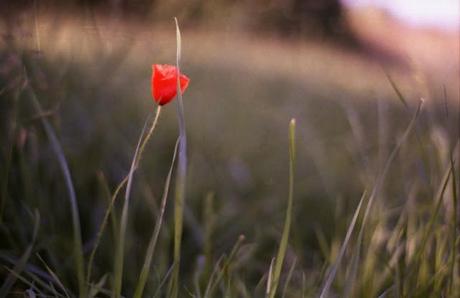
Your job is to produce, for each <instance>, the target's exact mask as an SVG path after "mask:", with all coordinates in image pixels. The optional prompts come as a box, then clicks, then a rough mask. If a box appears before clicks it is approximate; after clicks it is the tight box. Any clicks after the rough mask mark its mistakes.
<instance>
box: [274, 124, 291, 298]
mask: <svg viewBox="0 0 460 298" xmlns="http://www.w3.org/2000/svg"><path fill="white" fill-rule="evenodd" d="M295 128H296V123H295V119H291V121H290V122H289V195H288V206H287V209H286V219H285V222H284V228H283V234H282V235H281V242H280V246H279V249H278V254H277V256H276V259H275V267H274V269H273V280H272V285H271V287H270V290H269V293H270V294H269V295H268V297H269V298H273V297H275V294H276V290H277V288H278V283H279V279H280V275H281V269H282V268H283V263H284V257H285V256H286V251H287V245H288V241H289V231H290V229H291V221H292V219H291V218H292V205H293V197H294V171H295Z"/></svg>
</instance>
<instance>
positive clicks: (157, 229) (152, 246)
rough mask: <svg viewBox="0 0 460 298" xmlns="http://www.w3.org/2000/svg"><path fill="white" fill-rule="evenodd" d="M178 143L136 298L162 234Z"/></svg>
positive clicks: (138, 295) (141, 288) (142, 286)
mask: <svg viewBox="0 0 460 298" xmlns="http://www.w3.org/2000/svg"><path fill="white" fill-rule="evenodd" d="M178 145H179V140H177V142H176V146H175V147H174V154H173V158H172V161H171V166H170V167H169V172H168V176H167V177H166V182H165V187H164V191H163V198H162V199H161V210H160V216H159V217H158V219H157V222H156V224H155V229H154V231H153V233H152V237H151V238H150V242H149V246H148V248H147V253H146V255H145V260H144V265H143V266H142V271H141V274H140V276H139V281H138V283H137V286H136V290H135V291H134V297H135V298H141V297H142V293H143V292H144V287H145V283H146V281H147V277H148V275H149V272H150V266H151V264H152V258H153V253H154V252H155V246H156V243H157V241H158V236H159V235H160V230H161V225H162V223H163V216H164V213H165V210H166V200H167V198H168V194H169V185H170V182H171V176H172V172H173V168H174V163H175V161H176V155H177V147H178Z"/></svg>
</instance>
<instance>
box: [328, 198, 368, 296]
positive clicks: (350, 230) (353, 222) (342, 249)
mask: <svg viewBox="0 0 460 298" xmlns="http://www.w3.org/2000/svg"><path fill="white" fill-rule="evenodd" d="M365 198H366V192H364V193H363V195H362V196H361V200H359V204H358V206H357V207H356V210H355V213H354V215H353V218H352V220H351V222H350V225H349V226H348V229H347V233H346V235H345V239H344V240H343V243H342V246H341V247H340V251H339V254H338V256H337V259H336V261H335V263H334V265H332V267H331V268H330V269H329V270H328V271H329V273H328V275H327V277H326V281H325V282H324V284H323V286H322V290H321V294H320V295H319V297H321V298H323V297H327V295H328V293H329V288H330V287H331V285H332V282H333V281H334V278H335V275H336V274H337V270H338V268H339V266H340V263H341V262H342V259H343V257H344V255H345V250H346V248H347V246H348V242H350V239H351V235H352V233H353V231H354V229H355V225H356V222H357V220H358V215H359V213H360V212H361V207H362V205H363V202H364V199H365Z"/></svg>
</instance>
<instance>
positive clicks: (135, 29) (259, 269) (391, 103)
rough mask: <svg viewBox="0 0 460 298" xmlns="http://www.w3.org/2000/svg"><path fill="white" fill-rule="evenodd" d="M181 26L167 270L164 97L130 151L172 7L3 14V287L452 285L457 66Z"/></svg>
mask: <svg viewBox="0 0 460 298" xmlns="http://www.w3.org/2000/svg"><path fill="white" fill-rule="evenodd" d="M181 30H182V31H181V32H182V47H181V49H182V55H181V61H180V67H181V71H182V72H183V73H184V74H186V75H187V76H188V77H189V78H190V79H191V81H190V85H189V87H188V89H187V90H186V92H184V94H183V98H182V100H183V109H184V114H185V125H186V126H185V127H186V136H187V141H188V142H187V160H186V164H187V173H186V183H185V191H184V199H185V201H184V202H185V204H184V206H183V234H182V237H181V239H182V244H181V247H180V256H181V258H180V272H179V273H178V279H177V281H174V280H175V273H174V272H175V268H179V266H177V264H176V263H175V262H174V261H175V260H176V258H177V256H176V255H175V249H176V246H175V245H176V244H175V242H177V239H176V240H175V236H176V235H177V231H176V230H175V227H177V225H178V224H180V223H178V214H177V212H176V211H175V210H177V209H176V208H177V203H178V201H177V185H178V184H180V179H181V178H179V177H178V176H176V173H177V172H178V168H177V162H179V160H177V159H180V157H176V158H175V162H176V163H174V162H173V157H174V156H175V152H176V149H175V144H176V142H177V140H178V137H179V125H178V109H177V108H176V104H177V100H175V101H173V102H171V103H170V104H168V105H165V106H164V107H163V108H162V112H161V115H160V117H159V119H158V124H157V126H156V128H155V131H154V133H153V135H152V137H151V138H150V139H149V141H148V142H147V143H146V146H145V149H144V150H143V152H142V158H141V160H140V161H139V164H138V166H137V167H136V168H135V171H134V168H133V166H132V165H133V164H135V163H132V160H133V158H134V160H136V152H139V150H138V149H139V145H137V144H138V140H139V136H140V135H141V132H142V131H143V127H144V125H145V123H149V122H148V121H151V119H152V117H153V115H154V113H155V110H156V108H157V106H156V103H155V102H154V101H153V100H152V96H151V90H150V88H151V86H150V78H151V72H152V64H157V63H158V64H173V65H174V64H176V46H177V40H176V31H175V27H174V22H173V20H171V26H167V25H166V26H150V25H146V24H142V23H135V22H133V23H129V24H126V23H123V22H118V21H113V20H110V19H109V18H108V19H106V18H96V17H94V16H92V17H88V18H85V17H81V18H76V17H69V16H60V17H57V16H53V17H49V16H48V17H46V16H42V17H41V18H37V17H36V18H33V17H32V18H30V17H27V16H25V17H23V18H22V19H21V21H20V22H18V23H17V24H14V26H12V27H8V26H4V27H3V28H0V31H1V33H2V36H3V39H2V40H1V41H0V129H1V131H0V138H1V143H0V146H1V148H0V149H1V152H0V153H1V155H0V195H1V201H0V260H1V263H0V264H1V265H2V266H1V268H0V280H1V281H2V282H1V283H0V284H1V288H0V296H2V297H3V296H8V297H10V296H11V297H23V296H26V297H62V296H63V297H77V296H80V297H106V296H109V297H111V296H115V297H120V295H122V296H123V297H134V296H137V297H174V296H175V297H316V296H320V297H457V296H459V295H460V265H459V263H458V261H459V254H460V252H459V243H458V239H459V234H458V228H459V219H458V217H459V215H460V214H459V212H460V207H459V206H458V197H459V189H460V185H459V178H458V177H459V175H460V171H459V159H460V144H459V126H460V107H459V104H460V103H459V101H458V98H457V97H458V94H457V92H458V68H456V69H457V72H455V71H452V72H448V71H446V72H440V71H439V72H435V71H434V70H430V69H427V68H423V67H420V68H417V67H415V66H413V65H412V64H409V66H407V65H406V66H401V65H400V64H398V63H395V62H391V63H386V62H385V61H383V62H382V61H376V60H375V58H373V57H372V56H366V55H363V54H362V53H356V52H353V51H352V50H350V49H346V48H342V47H339V46H337V45H334V44H329V43H326V42H325V43H322V42H318V41H317V40H316V41H315V40H308V39H307V40H300V39H299V40H289V39H287V40H283V39H280V38H278V37H273V36H269V35H267V36H258V37H257V38H255V37H254V36H253V35H250V34H243V33H241V32H238V31H236V32H235V31H233V30H222V31H221V30H217V29H213V28H206V30H202V29H201V30H198V29H197V30H191V29H190V30H188V29H187V28H184V27H181ZM446 69H447V67H446ZM449 71H450V70H449ZM291 119H295V124H294V122H293V121H291ZM146 121H147V122H146ZM294 148H295V149H294ZM294 151H295V159H294V158H293V157H294V156H293V155H294ZM179 155H180V154H179ZM170 173H171V174H170ZM127 176H131V178H132V179H130V182H131V183H128V184H129V185H130V189H131V192H130V195H129V210H127V209H126V208H125V207H124V206H125V202H126V201H127V198H126V196H125V188H124V187H122V188H121V190H120V192H119V195H118V196H116V199H115V200H114V206H113V209H112V208H111V207H110V206H111V200H112V198H113V194H114V192H115V191H116V189H117V186H119V185H120V182H121V181H122V180H123V179H124V178H125V177H127ZM169 178H171V179H169ZM168 187H169V188H170V190H169V195H168V196H166V197H164V194H165V193H168V192H167V191H166V192H165V189H168ZM163 199H165V201H164V202H165V204H166V205H165V206H163V205H162V203H163ZM291 200H292V201H291ZM289 202H292V209H289V208H288V206H289ZM76 207H77V208H78V210H76ZM108 210H109V211H110V213H108V212H107V211H108ZM287 210H288V212H286V211H287ZM125 211H126V212H125ZM163 212H164V215H162V214H163ZM286 217H287V218H288V219H290V221H289V220H288V221H286V222H290V227H289V229H288V230H286V229H285V227H286V222H285V220H286ZM76 219H78V221H76ZM102 225H104V226H105V229H104V230H102V232H101V226H102ZM160 225H161V226H160ZM77 227H78V228H77ZM121 231H124V236H123V237H121V236H120V235H121V234H122V233H121ZM157 233H158V234H157ZM288 234H289V239H287V238H286V237H287V235H288ZM155 235H157V237H158V238H157V240H156V241H154V243H155V245H153V246H152V239H154V238H155ZM78 238H80V239H78ZM121 238H122V239H124V240H123V241H121ZM121 245H122V246H123V249H124V252H123V250H121V255H122V259H123V260H124V261H123V262H121V263H120V246H121ZM95 247H97V250H95ZM79 251H80V252H81V253H79ZM93 252H94V255H93ZM146 256H147V257H146ZM149 257H150V258H149ZM150 262H151V263H150ZM120 264H123V267H122V268H120V267H119V265H120ZM90 268H91V269H90ZM146 268H148V270H149V271H148V274H146V275H144V276H142V275H141V271H142V270H147V269H146ZM277 270H280V271H279V274H280V276H279V278H278V277H277V274H278V271H277ZM144 272H145V271H144ZM120 274H121V275H120ZM143 278H145V287H144V288H143V289H142V290H141V292H139V285H140V281H142V279H143Z"/></svg>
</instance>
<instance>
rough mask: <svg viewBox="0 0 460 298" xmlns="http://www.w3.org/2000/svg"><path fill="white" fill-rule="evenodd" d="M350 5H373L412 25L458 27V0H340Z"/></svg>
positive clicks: (459, 1)
mask: <svg viewBox="0 0 460 298" xmlns="http://www.w3.org/2000/svg"><path fill="white" fill-rule="evenodd" d="M342 1H343V2H344V3H345V4H348V5H351V6H367V5H373V6H377V7H380V8H385V9H386V10H387V11H388V12H390V13H391V14H392V15H394V16H396V17H398V18H400V19H402V20H403V21H405V22H407V23H410V24H413V25H428V26H436V27H440V28H445V29H459V26H460V4H459V3H460V0H342Z"/></svg>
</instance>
